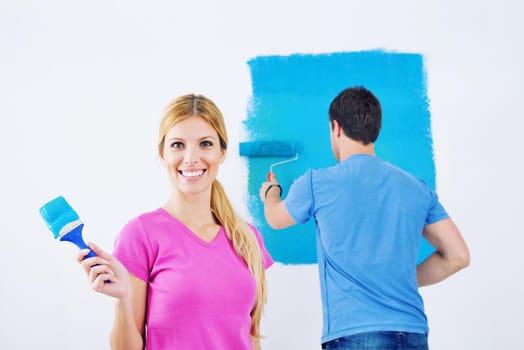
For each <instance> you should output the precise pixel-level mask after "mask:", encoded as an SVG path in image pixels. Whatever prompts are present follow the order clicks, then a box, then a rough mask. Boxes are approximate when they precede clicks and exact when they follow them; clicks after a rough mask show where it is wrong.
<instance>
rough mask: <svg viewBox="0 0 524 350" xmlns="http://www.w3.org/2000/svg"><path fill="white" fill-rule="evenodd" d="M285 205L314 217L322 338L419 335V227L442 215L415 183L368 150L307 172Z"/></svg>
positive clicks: (422, 319) (429, 193)
mask: <svg viewBox="0 0 524 350" xmlns="http://www.w3.org/2000/svg"><path fill="white" fill-rule="evenodd" d="M285 206H286V208H287V210H288V212H289V214H290V215H291V217H292V218H293V219H294V220H295V221H296V222H297V223H305V222H306V221H308V220H309V219H310V218H311V217H313V218H314V219H315V223H316V231H317V257H318V267H319V274H320V287H321V296H322V312H323V331H322V339H321V341H322V343H324V342H327V341H330V340H333V339H336V338H339V337H342V336H349V335H352V334H357V333H363V332H372V331H404V332H415V333H427V332H428V324H427V318H426V315H425V313H424V304H423V301H422V297H421V296H420V294H419V292H418V285H417V275H416V262H417V256H418V250H419V245H420V240H421V237H422V231H423V229H424V226H425V225H428V224H432V223H435V222H437V221H440V220H443V219H445V218H447V217H448V215H447V213H446V211H445V209H444V208H443V207H442V205H441V204H440V202H439V201H438V197H437V194H436V193H435V192H434V191H433V190H432V189H431V188H429V187H428V186H427V185H426V184H425V183H424V182H423V181H421V180H419V179H417V178H415V177H414V176H412V175H411V174H409V173H407V172H405V171H404V170H402V169H400V168H398V167H396V166H394V165H392V164H390V163H388V162H386V161H384V160H382V159H380V158H377V157H374V156H371V155H365V154H357V155H353V156H351V157H349V158H348V159H346V160H344V161H342V162H340V163H338V164H337V165H335V166H332V167H329V168H326V169H315V170H308V171H307V172H306V173H305V174H304V175H302V176H301V177H299V178H298V179H296V180H295V181H294V183H293V184H292V185H291V187H290V189H289V192H288V195H287V197H286V199H285Z"/></svg>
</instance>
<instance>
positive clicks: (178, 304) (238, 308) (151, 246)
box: [113, 208, 273, 350]
mask: <svg viewBox="0 0 524 350" xmlns="http://www.w3.org/2000/svg"><path fill="white" fill-rule="evenodd" d="M250 227H251V228H252V229H253V232H254V234H255V235H256V237H257V239H258V242H259V244H260V248H261V249H262V254H263V259H264V266H265V267H266V268H268V267H269V266H271V264H272V263H273V260H272V259H271V256H270V255H269V253H268V252H267V250H266V248H265V246H264V243H263V239H262V236H261V235H260V233H259V232H258V231H257V230H256V229H255V228H254V227H253V226H251V225H250ZM113 254H114V255H115V256H116V257H117V258H118V259H119V260H120V261H121V262H122V263H123V264H124V265H125V266H126V268H127V269H128V271H129V272H130V273H132V274H133V275H135V276H136V277H138V278H140V279H142V280H143V281H145V282H146V283H147V288H148V290H147V292H148V300H147V311H146V332H147V334H146V349H147V350H167V349H191V350H198V349H202V350H210V349H213V350H220V349H223V350H232V349H234V350H244V349H252V348H253V346H252V342H251V337H250V328H251V318H250V315H249V314H250V312H251V309H252V308H253V305H254V302H255V297H256V284H255V280H254V278H253V276H252V275H251V273H250V271H249V269H248V267H247V265H246V263H245V262H244V260H243V259H242V258H240V257H239V256H238V255H237V254H236V253H235V250H234V248H233V245H232V243H231V241H230V240H229V239H228V238H227V235H226V232H225V230H224V228H221V229H220V231H219V232H218V234H217V236H216V237H215V238H214V239H213V240H212V241H211V242H209V243H208V242H206V241H204V240H202V239H201V238H199V237H198V236H197V235H195V234H194V233H193V232H191V230H189V228H187V227H186V226H185V225H184V224H183V223H181V222H180V221H178V220H177V219H176V218H174V217H173V216H171V215H170V214H169V213H168V212H166V211H165V210H164V209H162V208H159V209H156V210H154V211H152V212H148V213H144V214H142V215H140V216H138V217H136V218H134V219H132V220H131V221H129V222H128V223H127V224H126V225H125V226H124V228H123V229H122V231H121V232H120V234H119V235H118V237H117V239H116V241H115V247H114V251H113Z"/></svg>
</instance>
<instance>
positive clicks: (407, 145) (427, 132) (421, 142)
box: [244, 50, 436, 264]
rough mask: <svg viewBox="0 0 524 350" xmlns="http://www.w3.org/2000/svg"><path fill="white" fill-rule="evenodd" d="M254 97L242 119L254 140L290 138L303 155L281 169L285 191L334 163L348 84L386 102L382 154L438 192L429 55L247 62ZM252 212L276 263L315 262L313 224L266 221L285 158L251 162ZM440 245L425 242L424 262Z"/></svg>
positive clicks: (320, 56)
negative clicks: (335, 102)
mask: <svg viewBox="0 0 524 350" xmlns="http://www.w3.org/2000/svg"><path fill="white" fill-rule="evenodd" d="M248 65H249V68H250V72H251V83H252V98H251V101H250V105H249V107H248V114H247V119H246V120H245V121H244V124H245V127H246V130H247V133H248V140H246V141H271V140H287V141H289V142H294V143H295V144H296V145H297V150H298V153H299V158H298V160H296V161H293V162H289V163H287V164H282V165H281V166H279V167H277V168H275V174H276V176H277V178H278V180H279V182H280V183H281V184H282V187H283V189H284V193H283V196H285V195H286V189H288V188H289V186H290V185H291V183H292V182H293V180H294V179H295V178H297V177H299V176H300V175H302V174H303V173H304V172H305V171H306V170H307V169H308V168H321V167H326V166H330V165H333V164H335V162H336V161H335V159H334V157H333V155H332V153H331V146H330V141H329V124H328V108H329V104H330V103H331V101H332V99H333V98H334V97H335V96H336V95H337V94H338V93H339V92H340V91H342V90H343V89H345V88H346V87H349V86H357V85H360V86H365V87H366V88H368V89H369V90H371V91H372V92H373V93H374V94H375V95H376V96H377V98H378V99H379V100H380V103H381V105H382V110H383V121H382V130H381V132H380V135H379V138H378V140H377V142H376V144H375V151H376V153H377V156H379V157H381V158H383V159H386V160H388V161H390V162H391V163H393V164H395V165H397V166H399V167H401V168H403V169H405V170H407V171H409V172H411V173H412V174H413V175H415V176H417V177H418V178H420V179H422V180H424V181H425V182H426V183H427V184H428V185H429V186H430V187H431V188H433V189H435V177H436V176H435V165H434V158H433V142H432V136H431V129H430V126H431V123H430V112H429V102H428V98H427V89H426V75H425V71H424V61H423V56H422V55H420V54H414V53H396V52H385V51H381V50H375V51H361V52H346V53H344V52H341V53H332V54H314V55H304V54H295V55H290V56H260V57H255V58H253V59H251V60H249V61H248ZM246 159H247V167H248V209H249V210H250V212H251V214H252V216H253V218H254V221H255V222H254V224H255V225H256V226H257V227H258V228H259V230H260V231H261V232H262V234H263V236H264V240H265V243H266V246H267V248H268V250H269V251H270V253H271V255H272V256H273V259H274V260H275V261H278V262H282V263H284V264H312V263H316V244H315V226H314V222H313V220H310V221H309V222H308V223H306V224H302V225H295V226H292V227H290V228H288V229H284V230H278V231H277V230H273V229H271V228H270V227H269V225H267V223H266V222H265V220H264V216H263V207H262V204H261V202H260V200H259V198H258V189H259V187H260V184H261V183H262V182H263V181H265V176H266V174H267V172H268V170H269V167H270V165H271V164H272V163H275V162H278V161H281V160H283V159H282V158H271V157H264V158H257V157H252V158H246ZM433 251H434V248H433V247H432V246H431V245H430V244H429V243H428V242H427V241H425V240H424V239H422V244H421V247H420V251H419V257H418V261H419V262H420V261H422V260H424V259H425V258H427V257H428V256H429V255H430V254H431V253H432V252H433Z"/></svg>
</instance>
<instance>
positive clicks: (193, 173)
mask: <svg viewBox="0 0 524 350" xmlns="http://www.w3.org/2000/svg"><path fill="white" fill-rule="evenodd" d="M180 173H181V174H182V175H184V176H185V177H197V176H200V175H202V174H203V173H204V170H195V171H184V170H182V171H180Z"/></svg>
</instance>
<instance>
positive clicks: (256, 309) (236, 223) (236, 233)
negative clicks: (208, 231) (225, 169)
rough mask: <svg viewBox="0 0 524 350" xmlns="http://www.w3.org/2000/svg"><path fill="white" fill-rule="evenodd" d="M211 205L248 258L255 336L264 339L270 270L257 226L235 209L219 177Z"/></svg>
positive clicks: (236, 246)
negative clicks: (253, 294) (262, 325)
mask: <svg viewBox="0 0 524 350" xmlns="http://www.w3.org/2000/svg"><path fill="white" fill-rule="evenodd" d="M211 209H212V210H213V211H214V213H215V217H216V218H217V220H218V221H219V223H220V224H221V225H222V226H224V228H225V230H226V232H227V235H228V237H229V239H230V240H231V241H232V242H233V247H234V248H235V251H236V252H237V254H238V255H239V256H240V257H242V258H243V259H244V261H245V262H246V264H247V266H248V267H249V270H250V271H251V274H252V275H253V277H254V278H255V281H256V285H257V295H256V300H255V305H254V306H253V309H252V310H251V336H252V337H254V338H256V339H260V338H261V335H260V320H261V318H262V310H263V307H264V304H265V302H266V276H265V275H266V271H265V268H264V265H263V263H262V261H263V257H262V251H261V249H260V246H259V244H258V241H257V238H256V237H255V234H254V232H253V230H252V229H251V228H250V227H249V226H248V225H247V223H246V222H245V221H244V220H243V219H242V218H240V217H239V216H238V215H237V214H236V213H235V211H234V210H233V207H232V205H231V203H230V202H229V200H228V198H227V196H226V194H225V192H224V189H223V188H222V185H221V184H220V182H218V180H214V181H213V186H212V189H211Z"/></svg>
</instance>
